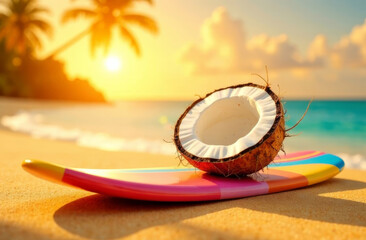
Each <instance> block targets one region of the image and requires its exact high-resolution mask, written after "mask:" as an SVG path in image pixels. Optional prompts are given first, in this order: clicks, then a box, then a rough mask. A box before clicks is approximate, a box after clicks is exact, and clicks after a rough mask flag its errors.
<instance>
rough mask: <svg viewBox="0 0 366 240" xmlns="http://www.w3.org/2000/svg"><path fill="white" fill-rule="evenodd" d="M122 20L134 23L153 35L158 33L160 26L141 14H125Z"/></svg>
mask: <svg viewBox="0 0 366 240" xmlns="http://www.w3.org/2000/svg"><path fill="white" fill-rule="evenodd" d="M122 19H123V20H124V21H126V22H128V23H134V24H137V25H139V26H140V27H142V28H145V29H146V30H149V31H150V32H152V33H157V32H158V26H157V24H156V22H155V21H154V20H153V19H152V18H150V17H147V16H143V15H140V14H125V15H123V16H122Z"/></svg>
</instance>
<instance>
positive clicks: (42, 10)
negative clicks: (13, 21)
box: [28, 7, 50, 15]
mask: <svg viewBox="0 0 366 240" xmlns="http://www.w3.org/2000/svg"><path fill="white" fill-rule="evenodd" d="M39 13H47V14H49V13H50V10H49V9H47V8H41V7H35V8H32V9H31V10H29V12H28V14H30V15H33V14H39Z"/></svg>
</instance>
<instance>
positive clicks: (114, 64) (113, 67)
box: [104, 56, 122, 72]
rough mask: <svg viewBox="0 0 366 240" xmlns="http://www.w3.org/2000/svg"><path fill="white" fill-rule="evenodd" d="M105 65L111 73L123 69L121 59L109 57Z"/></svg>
mask: <svg viewBox="0 0 366 240" xmlns="http://www.w3.org/2000/svg"><path fill="white" fill-rule="evenodd" d="M104 65H105V67H106V68H107V70H108V71H110V72H116V71H118V70H120V69H121V68H122V62H121V59H120V58H119V57H116V56H109V57H107V58H106V59H105V61H104Z"/></svg>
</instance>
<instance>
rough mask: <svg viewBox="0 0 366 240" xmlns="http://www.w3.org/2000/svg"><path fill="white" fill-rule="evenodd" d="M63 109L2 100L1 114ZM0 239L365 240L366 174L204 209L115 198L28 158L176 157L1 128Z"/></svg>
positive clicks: (124, 162)
mask: <svg viewBox="0 0 366 240" xmlns="http://www.w3.org/2000/svg"><path fill="white" fill-rule="evenodd" d="M63 105H64V104H61V103H42V102H37V101H24V100H10V99H6V98H1V99H0V116H4V115H9V114H14V113H16V112H17V111H18V110H19V109H32V108H42V107H45V106H46V107H47V108H50V107H58V106H63ZM0 142H1V145H2V147H1V152H0V163H1V166H2V169H1V174H0V181H1V184H0V203H1V204H0V239H253V238H256V239H364V238H365V236H366V215H365V213H366V172H365V171H361V170H350V169H345V170H343V172H342V173H340V174H339V175H337V176H336V177H335V178H334V179H331V180H329V181H326V182H324V183H321V184H317V185H314V186H311V187H307V188H304V189H298V190H293V191H288V192H282V193H276V194H270V195H263V196H257V197H250V198H243V199H236V200H227V201H217V202H199V203H157V202H144V201H133V200H125V199H117V198H111V197H107V196H102V195H98V194H93V193H89V192H86V191H83V190H79V189H73V188H69V187H65V186H61V185H56V184H53V183H50V182H46V181H44V180H41V179H38V178H35V177H34V176H31V175H30V174H28V173H26V172H25V171H24V170H23V169H22V168H21V162H22V160H23V159H26V158H34V159H41V160H46V161H51V162H54V163H57V164H61V165H67V166H71V167H84V168H139V167H158V166H174V165H176V164H177V160H176V159H175V158H174V156H171V157H170V156H166V155H157V154H146V153H136V152H107V151H102V150H97V149H92V148H83V147H80V146H77V145H76V144H74V143H71V142H61V141H53V140H45V139H34V138H31V137H30V136H27V135H23V134H20V133H14V132H10V131H7V130H5V129H0Z"/></svg>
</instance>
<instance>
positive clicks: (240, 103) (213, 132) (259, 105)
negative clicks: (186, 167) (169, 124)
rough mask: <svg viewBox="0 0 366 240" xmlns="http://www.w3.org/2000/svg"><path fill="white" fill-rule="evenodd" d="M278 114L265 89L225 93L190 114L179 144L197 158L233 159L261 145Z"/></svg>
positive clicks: (256, 88) (237, 90)
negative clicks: (246, 150)
mask: <svg viewBox="0 0 366 240" xmlns="http://www.w3.org/2000/svg"><path fill="white" fill-rule="evenodd" d="M276 112H277V111H276V103H275V101H274V100H273V99H272V97H271V96H270V95H269V94H268V93H267V92H266V91H265V90H264V89H262V88H258V87H252V86H243V87H237V88H227V89H222V90H219V91H216V92H214V93H212V94H211V95H209V96H208V97H206V98H205V99H203V100H202V101H200V102H198V103H197V104H196V105H194V106H193V107H192V108H191V109H190V110H189V111H188V113H187V114H186V115H185V116H184V118H183V119H182V121H181V123H180V126H179V140H180V143H181V145H182V147H183V148H184V150H185V151H187V152H188V153H190V154H192V155H194V156H196V157H199V158H211V159H224V158H229V157H232V156H235V155H237V154H239V153H241V152H243V151H244V150H245V149H247V148H250V147H252V146H254V145H256V144H257V143H258V142H259V141H261V140H262V138H263V137H264V136H265V135H266V134H267V133H268V132H269V130H270V129H271V128H272V126H273V124H274V122H275V118H276Z"/></svg>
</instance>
